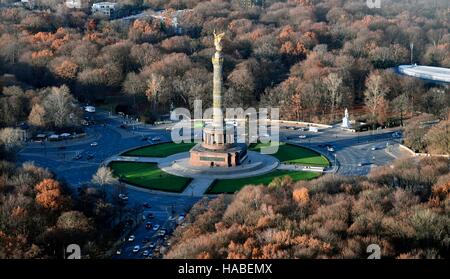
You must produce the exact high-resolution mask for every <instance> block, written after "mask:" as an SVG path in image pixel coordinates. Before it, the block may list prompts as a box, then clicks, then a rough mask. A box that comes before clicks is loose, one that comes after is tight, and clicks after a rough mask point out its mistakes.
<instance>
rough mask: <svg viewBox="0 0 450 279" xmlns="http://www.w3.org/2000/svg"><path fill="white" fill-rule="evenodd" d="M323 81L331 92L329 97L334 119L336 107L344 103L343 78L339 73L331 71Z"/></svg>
mask: <svg viewBox="0 0 450 279" xmlns="http://www.w3.org/2000/svg"><path fill="white" fill-rule="evenodd" d="M323 82H324V84H325V86H326V88H327V90H328V93H329V95H328V96H327V97H328V99H329V103H330V107H331V116H332V117H333V119H334V117H335V115H334V113H335V110H336V107H337V106H340V105H341V104H342V92H343V85H342V84H343V80H342V77H340V76H339V75H338V74H337V73H330V74H329V75H328V76H327V77H325V79H324V81H323Z"/></svg>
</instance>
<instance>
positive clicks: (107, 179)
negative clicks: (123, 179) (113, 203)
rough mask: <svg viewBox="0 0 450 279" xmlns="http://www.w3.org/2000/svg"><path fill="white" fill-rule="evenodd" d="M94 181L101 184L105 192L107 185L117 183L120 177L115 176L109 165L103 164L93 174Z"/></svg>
mask: <svg viewBox="0 0 450 279" xmlns="http://www.w3.org/2000/svg"><path fill="white" fill-rule="evenodd" d="M92 182H93V183H95V184H97V185H100V187H101V188H102V190H103V192H104V190H105V189H104V187H105V186H106V185H112V184H116V183H117V182H118V179H117V178H116V177H115V176H114V174H113V172H112V170H111V169H110V168H109V167H105V166H102V167H100V168H98V169H97V172H96V173H95V174H94V175H93V176H92Z"/></svg>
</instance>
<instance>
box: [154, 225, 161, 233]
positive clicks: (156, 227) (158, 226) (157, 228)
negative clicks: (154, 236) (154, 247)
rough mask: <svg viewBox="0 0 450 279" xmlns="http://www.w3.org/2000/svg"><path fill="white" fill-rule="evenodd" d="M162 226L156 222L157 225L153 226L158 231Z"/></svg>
mask: <svg viewBox="0 0 450 279" xmlns="http://www.w3.org/2000/svg"><path fill="white" fill-rule="evenodd" d="M160 227H161V226H160V225H158V224H156V225H154V226H153V230H154V231H157V230H159V228H160Z"/></svg>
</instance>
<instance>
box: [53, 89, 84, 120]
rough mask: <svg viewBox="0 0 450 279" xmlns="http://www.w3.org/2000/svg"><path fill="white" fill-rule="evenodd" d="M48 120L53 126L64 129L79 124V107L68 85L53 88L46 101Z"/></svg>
mask: <svg viewBox="0 0 450 279" xmlns="http://www.w3.org/2000/svg"><path fill="white" fill-rule="evenodd" d="M44 109H45V111H46V118H47V121H49V123H51V124H52V126H54V127H56V128H63V127H67V126H75V125H77V124H78V123H79V113H80V111H79V107H78V104H77V102H76V100H75V99H74V97H73V96H72V95H71V94H70V90H69V88H68V87H67V86H66V85H63V86H61V87H52V88H51V90H50V93H49V94H48V95H47V96H46V97H45V99H44Z"/></svg>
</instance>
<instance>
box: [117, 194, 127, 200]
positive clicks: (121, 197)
mask: <svg viewBox="0 0 450 279" xmlns="http://www.w3.org/2000/svg"><path fill="white" fill-rule="evenodd" d="M119 199H121V200H123V201H127V200H128V196H127V195H125V194H119Z"/></svg>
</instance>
